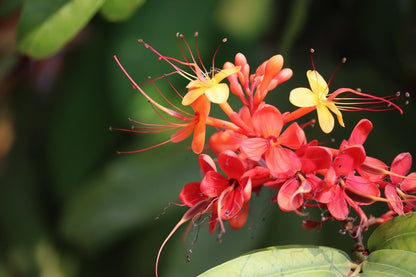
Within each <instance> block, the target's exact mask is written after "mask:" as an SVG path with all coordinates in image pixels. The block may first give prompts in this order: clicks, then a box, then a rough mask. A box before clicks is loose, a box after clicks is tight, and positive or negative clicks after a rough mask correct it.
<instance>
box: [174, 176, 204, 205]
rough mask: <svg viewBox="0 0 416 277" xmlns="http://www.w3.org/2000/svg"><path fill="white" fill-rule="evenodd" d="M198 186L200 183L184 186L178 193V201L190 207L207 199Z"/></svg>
mask: <svg viewBox="0 0 416 277" xmlns="http://www.w3.org/2000/svg"><path fill="white" fill-rule="evenodd" d="M200 184H201V183H200V182H191V183H188V184H186V185H185V186H184V187H183V189H182V190H181V192H180V193H179V200H180V201H181V202H182V203H184V204H185V205H187V206H189V207H192V206H193V205H195V204H196V203H198V202H200V201H202V200H205V199H207V198H208V197H207V196H206V195H204V194H203V193H202V192H201V190H200V188H199V186H200Z"/></svg>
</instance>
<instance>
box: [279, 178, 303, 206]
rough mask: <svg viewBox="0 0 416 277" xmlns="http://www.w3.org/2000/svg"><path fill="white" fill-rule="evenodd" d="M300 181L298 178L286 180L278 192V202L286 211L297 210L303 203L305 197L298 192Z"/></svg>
mask: <svg viewBox="0 0 416 277" xmlns="http://www.w3.org/2000/svg"><path fill="white" fill-rule="evenodd" d="M299 185H300V183H299V181H298V180H297V179H296V178H293V179H290V180H289V181H287V182H285V183H284V184H283V186H282V187H281V188H280V190H279V193H278V194H277V203H278V204H279V207H280V209H282V210H283V211H285V212H290V211H294V210H297V209H298V208H299V207H301V206H302V204H303V197H302V195H301V194H300V193H298V192H297V190H298V188H299Z"/></svg>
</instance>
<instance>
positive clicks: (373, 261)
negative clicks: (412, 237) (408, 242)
mask: <svg viewBox="0 0 416 277" xmlns="http://www.w3.org/2000/svg"><path fill="white" fill-rule="evenodd" d="M415 261H416V253H413V252H409V251H404V250H396V249H385V250H377V251H375V252H373V253H371V254H370V256H368V260H367V261H365V262H364V263H363V268H362V271H363V273H361V274H360V276H366V277H367V276H375V277H380V276H381V277H383V276H409V277H410V276H416V263H415Z"/></svg>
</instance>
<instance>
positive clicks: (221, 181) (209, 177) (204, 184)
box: [200, 171, 229, 197]
mask: <svg viewBox="0 0 416 277" xmlns="http://www.w3.org/2000/svg"><path fill="white" fill-rule="evenodd" d="M228 187H229V185H228V179H227V178H225V177H224V176H222V175H221V174H219V173H218V172H216V171H209V172H207V174H205V176H204V179H202V181H201V186H200V189H201V191H202V193H203V194H205V195H207V196H209V197H216V196H219V195H220V194H221V193H222V192H223V191H224V190H225V189H226V188H228Z"/></svg>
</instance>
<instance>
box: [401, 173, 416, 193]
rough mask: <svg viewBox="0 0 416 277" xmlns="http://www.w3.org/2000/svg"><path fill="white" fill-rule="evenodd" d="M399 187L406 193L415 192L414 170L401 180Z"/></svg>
mask: <svg viewBox="0 0 416 277" xmlns="http://www.w3.org/2000/svg"><path fill="white" fill-rule="evenodd" d="M400 189H401V190H403V191H404V192H406V193H416V172H412V173H410V174H409V175H407V177H406V178H405V179H404V180H403V181H402V183H401V185H400Z"/></svg>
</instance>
